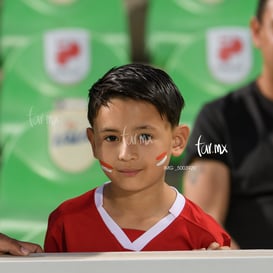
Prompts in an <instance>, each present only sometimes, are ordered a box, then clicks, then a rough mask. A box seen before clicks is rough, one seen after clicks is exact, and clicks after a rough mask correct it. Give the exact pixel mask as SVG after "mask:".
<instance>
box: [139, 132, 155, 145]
mask: <svg viewBox="0 0 273 273" xmlns="http://www.w3.org/2000/svg"><path fill="white" fill-rule="evenodd" d="M151 141H152V136H151V135H150V134H141V135H140V136H139V142H140V143H144V144H147V143H150V142H151Z"/></svg>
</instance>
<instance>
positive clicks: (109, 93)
mask: <svg viewBox="0 0 273 273" xmlns="http://www.w3.org/2000/svg"><path fill="white" fill-rule="evenodd" d="M113 98H121V99H132V100H137V101H145V102H148V103H151V104H152V105H154V106H155V107H156V109H157V110H158V112H159V114H160V115H161V117H163V116H164V117H166V118H167V120H168V121H169V122H170V124H171V126H172V127H174V126H176V125H178V124H179V119H180V113H181V110H182V108H183V106H184V99H183V97H182V95H181V94H180V92H179V90H178V88H177V86H176V85H175V84H174V82H173V81H172V79H171V78H170V76H169V75H168V74H167V73H166V72H164V71H163V70H161V69H158V68H153V67H151V66H149V65H145V64H127V65H123V66H120V67H114V68H112V69H110V70H109V71H108V72H107V73H106V74H105V75H104V76H103V77H102V78H101V79H99V80H98V81H97V82H96V83H95V84H94V85H93V86H92V87H91V88H90V90H89V103H88V120H89V122H90V124H91V126H93V123H94V119H95V118H96V116H97V114H98V111H99V109H100V107H101V106H107V105H108V103H109V102H110V100H111V99H113Z"/></svg>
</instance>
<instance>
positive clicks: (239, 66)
mask: <svg viewBox="0 0 273 273" xmlns="http://www.w3.org/2000/svg"><path fill="white" fill-rule="evenodd" d="M206 39H207V61H208V66H209V69H210V71H211V73H212V75H213V76H214V77H215V79H216V80H218V81H220V82H223V83H229V84H231V83H236V82H239V81H241V80H243V79H244V78H245V77H246V76H247V75H248V73H249V72H250V70H251V66H252V53H251V39H250V33H249V30H248V29H247V28H242V27H233V28H231V27H222V28H212V29H210V30H209V31H208V32H207V37H206Z"/></svg>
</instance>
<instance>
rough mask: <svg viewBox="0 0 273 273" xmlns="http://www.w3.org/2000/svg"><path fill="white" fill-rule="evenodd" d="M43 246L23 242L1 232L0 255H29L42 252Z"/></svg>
mask: <svg viewBox="0 0 273 273" xmlns="http://www.w3.org/2000/svg"><path fill="white" fill-rule="evenodd" d="M41 252H43V250H42V248H41V247H40V246H39V245H38V244H34V243H29V242H22V241H18V240H15V239H13V238H10V237H8V236H7V235H4V234H3V233H0V255H1V254H11V255H16V256H27V255H29V254H30V253H41Z"/></svg>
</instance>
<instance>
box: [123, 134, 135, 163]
mask: <svg viewBox="0 0 273 273" xmlns="http://www.w3.org/2000/svg"><path fill="white" fill-rule="evenodd" d="M136 146H137V145H136V143H133V142H129V141H128V138H123V140H122V142H121V143H120V149H119V155H118V159H119V160H123V161H128V160H132V159H136V158H137V147H136Z"/></svg>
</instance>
